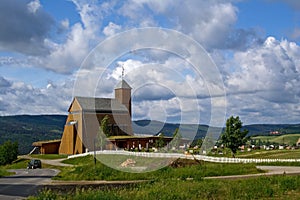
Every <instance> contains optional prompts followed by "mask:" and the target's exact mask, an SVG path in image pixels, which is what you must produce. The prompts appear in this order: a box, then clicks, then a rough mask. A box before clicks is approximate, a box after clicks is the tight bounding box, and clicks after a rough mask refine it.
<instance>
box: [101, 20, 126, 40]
mask: <svg viewBox="0 0 300 200" xmlns="http://www.w3.org/2000/svg"><path fill="white" fill-rule="evenodd" d="M121 28H122V27H121V26H120V25H117V24H115V23H113V22H109V24H108V25H107V26H106V27H104V29H103V33H104V35H106V36H108V37H109V36H112V35H114V34H116V33H117V32H118V31H120V30H121Z"/></svg>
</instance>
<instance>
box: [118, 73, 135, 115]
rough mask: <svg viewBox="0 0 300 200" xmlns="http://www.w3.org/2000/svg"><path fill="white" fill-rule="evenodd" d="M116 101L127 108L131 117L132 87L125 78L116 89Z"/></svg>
mask: <svg viewBox="0 0 300 200" xmlns="http://www.w3.org/2000/svg"><path fill="white" fill-rule="evenodd" d="M115 99H116V100H118V101H119V102H120V103H121V104H123V105H125V106H126V108H127V109H128V112H129V115H130V116H131V87H130V86H129V84H128V83H127V82H126V81H125V80H123V78H122V80H121V81H120V82H119V83H118V84H117V85H116V87H115Z"/></svg>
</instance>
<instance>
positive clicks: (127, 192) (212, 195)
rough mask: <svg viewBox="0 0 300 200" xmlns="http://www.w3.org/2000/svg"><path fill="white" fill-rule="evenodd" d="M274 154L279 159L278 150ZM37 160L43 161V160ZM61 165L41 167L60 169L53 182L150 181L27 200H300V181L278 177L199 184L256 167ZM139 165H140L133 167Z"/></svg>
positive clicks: (81, 161) (21, 163)
mask: <svg viewBox="0 0 300 200" xmlns="http://www.w3.org/2000/svg"><path fill="white" fill-rule="evenodd" d="M274 152H275V153H277V154H278V152H277V151H274ZM284 152H285V151H282V152H281V153H284ZM296 152H300V151H298V150H297V151H296ZM272 153H273V151H269V152H268V155H269V156H270V155H272ZM106 156H107V157H106V158H105V157H103V159H107V160H110V159H111V157H109V155H106ZM39 158H41V159H45V157H43V156H41V157H39ZM127 158H128V157H127V156H124V157H123V156H120V155H118V157H117V158H115V161H114V162H113V164H119V163H122V162H123V161H124V160H126V159H127ZM50 159H51V158H50ZM132 159H135V158H134V157H132ZM150 161H151V160H148V161H147V162H149V163H150ZM152 161H153V160H152ZM27 162H28V160H26V159H20V160H18V161H17V162H15V163H14V164H12V165H7V166H4V167H1V168H0V175H1V173H3V170H4V169H11V168H25V167H26V166H27ZM64 163H68V164H73V165H74V166H73V167H54V166H45V167H52V168H58V169H60V170H61V173H60V174H59V175H58V176H57V177H55V179H56V180H150V182H146V183H141V184H136V185H133V186H130V187H121V188H107V189H102V190H92V189H77V190H76V192H75V193H64V194H61V193H57V192H55V191H51V190H44V191H41V192H40V193H39V195H38V196H36V197H30V198H29V199H32V200H34V199H66V200H69V199H75V200H76V199H78V200H79V199H87V200H88V199H111V200H112V199H120V200H133V199H145V200H147V199H170V200H171V199H300V176H286V175H280V176H271V177H257V178H250V179H244V180H243V179H241V180H206V179H203V177H207V176H220V175H237V174H251V173H260V172H261V171H260V170H257V169H256V167H255V164H221V163H207V162H202V161H201V162H196V161H193V160H181V159H179V160H176V162H174V163H173V164H172V165H170V166H167V167H164V168H162V169H160V170H157V171H153V172H147V173H128V172H124V171H118V170H116V169H112V168H109V167H107V166H106V165H104V164H102V163H101V162H99V161H98V162H97V163H96V166H95V165H94V160H93V157H92V156H86V157H79V158H74V159H68V160H65V161H64ZM149 163H147V164H149ZM137 164H138V165H140V164H144V163H138V162H137ZM271 164H274V165H280V164H281V163H271Z"/></svg>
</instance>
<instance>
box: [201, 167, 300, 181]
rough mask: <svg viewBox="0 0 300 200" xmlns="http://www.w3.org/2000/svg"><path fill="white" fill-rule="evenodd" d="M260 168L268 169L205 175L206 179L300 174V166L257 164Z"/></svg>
mask: <svg viewBox="0 0 300 200" xmlns="http://www.w3.org/2000/svg"><path fill="white" fill-rule="evenodd" d="M256 167H257V168H258V169H261V170H264V171H266V172H265V173H260V174H245V175H232V176H213V177H205V178H204V179H244V178H252V177H259V176H272V175H282V174H288V175H300V167H290V166H256Z"/></svg>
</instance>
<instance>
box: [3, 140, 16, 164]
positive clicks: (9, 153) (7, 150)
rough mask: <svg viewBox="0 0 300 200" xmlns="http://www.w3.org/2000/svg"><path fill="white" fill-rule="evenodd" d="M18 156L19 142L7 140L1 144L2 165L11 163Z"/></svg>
mask: <svg viewBox="0 0 300 200" xmlns="http://www.w3.org/2000/svg"><path fill="white" fill-rule="evenodd" d="M17 158H18V142H14V143H12V142H11V141H6V142H5V143H4V144H2V145H0V165H6V164H11V163H12V162H13V161H14V160H16V159H17Z"/></svg>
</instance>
